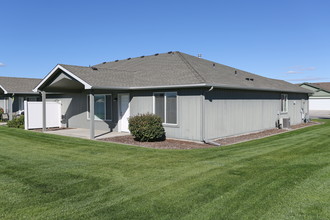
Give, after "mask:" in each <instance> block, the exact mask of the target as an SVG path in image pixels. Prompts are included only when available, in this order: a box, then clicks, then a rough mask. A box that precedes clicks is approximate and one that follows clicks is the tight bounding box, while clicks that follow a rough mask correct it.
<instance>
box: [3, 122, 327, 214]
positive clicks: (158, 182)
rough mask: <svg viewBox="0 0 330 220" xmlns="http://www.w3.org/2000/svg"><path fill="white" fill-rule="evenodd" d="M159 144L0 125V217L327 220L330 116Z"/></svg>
mask: <svg viewBox="0 0 330 220" xmlns="http://www.w3.org/2000/svg"><path fill="white" fill-rule="evenodd" d="M324 122H326V123H325V124H323V125H318V126H313V127H309V128H305V129H301V130H297V131H294V132H289V133H284V134H280V135H277V136H273V137H269V138H264V139H261V140H256V141H250V142H246V143H241V144H236V145H232V146H226V147H220V148H210V149H198V150H156V149H147V148H141V147H132V146H125V145H119V144H110V143H103V142H96V141H89V140H81V139H75V138H68V137H60V136H54V135H47V134H42V133H35V132H29V131H24V130H18V129H10V128H6V127H0V219H171V220H172V219H330V121H326V120H324Z"/></svg>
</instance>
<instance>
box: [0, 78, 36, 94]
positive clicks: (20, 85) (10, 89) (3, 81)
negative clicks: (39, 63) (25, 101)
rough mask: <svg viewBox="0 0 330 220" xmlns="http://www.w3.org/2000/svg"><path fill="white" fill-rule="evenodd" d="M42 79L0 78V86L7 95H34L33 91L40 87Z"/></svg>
mask: <svg viewBox="0 0 330 220" xmlns="http://www.w3.org/2000/svg"><path fill="white" fill-rule="evenodd" d="M40 81H41V79H34V78H17V77H3V76H1V77H0V86H1V87H2V88H3V89H5V90H6V91H7V93H16V94H17V93H19V94H32V93H34V92H33V91H32V90H33V89H34V88H35V87H36V85H38V83H39V82H40Z"/></svg>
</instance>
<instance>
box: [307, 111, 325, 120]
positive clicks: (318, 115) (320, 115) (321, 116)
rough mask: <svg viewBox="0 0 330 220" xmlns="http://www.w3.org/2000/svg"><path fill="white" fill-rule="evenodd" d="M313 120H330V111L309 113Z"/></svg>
mask: <svg viewBox="0 0 330 220" xmlns="http://www.w3.org/2000/svg"><path fill="white" fill-rule="evenodd" d="M309 116H310V118H311V119H317V118H319V119H330V111H315V110H314V111H309Z"/></svg>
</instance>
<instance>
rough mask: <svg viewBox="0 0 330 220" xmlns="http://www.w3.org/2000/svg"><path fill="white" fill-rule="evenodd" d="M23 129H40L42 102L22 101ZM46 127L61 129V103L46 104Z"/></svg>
mask: <svg viewBox="0 0 330 220" xmlns="http://www.w3.org/2000/svg"><path fill="white" fill-rule="evenodd" d="M24 115H25V117H24V122H25V129H36V128H42V102H27V101H24ZM46 127H47V128H53V127H61V103H60V102H46Z"/></svg>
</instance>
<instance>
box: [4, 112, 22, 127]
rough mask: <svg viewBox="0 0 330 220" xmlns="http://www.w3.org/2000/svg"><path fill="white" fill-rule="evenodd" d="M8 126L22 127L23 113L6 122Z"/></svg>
mask: <svg viewBox="0 0 330 220" xmlns="http://www.w3.org/2000/svg"><path fill="white" fill-rule="evenodd" d="M7 126H8V127H10V128H24V115H21V116H19V117H18V118H15V119H13V120H11V121H8V122H7Z"/></svg>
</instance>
